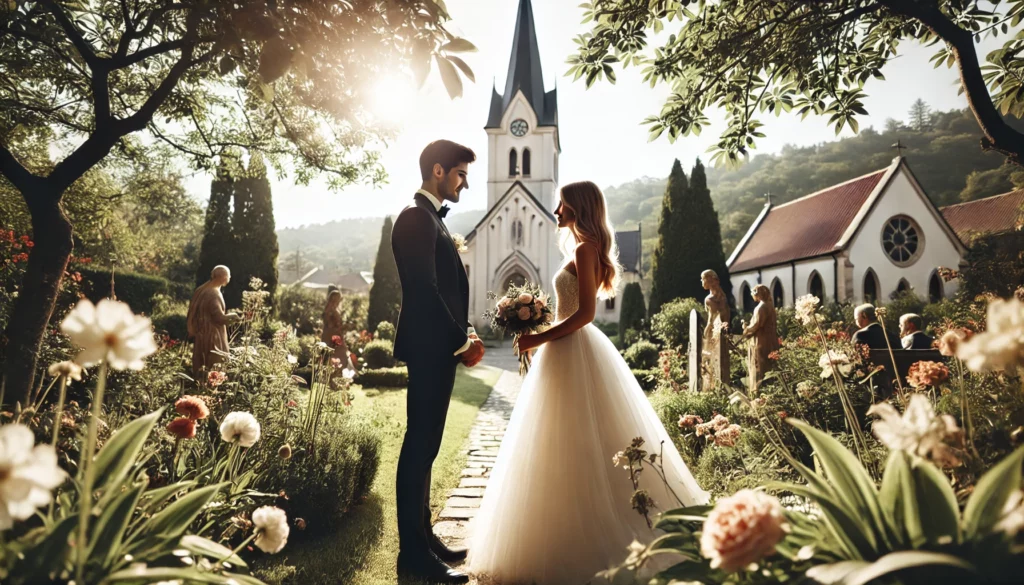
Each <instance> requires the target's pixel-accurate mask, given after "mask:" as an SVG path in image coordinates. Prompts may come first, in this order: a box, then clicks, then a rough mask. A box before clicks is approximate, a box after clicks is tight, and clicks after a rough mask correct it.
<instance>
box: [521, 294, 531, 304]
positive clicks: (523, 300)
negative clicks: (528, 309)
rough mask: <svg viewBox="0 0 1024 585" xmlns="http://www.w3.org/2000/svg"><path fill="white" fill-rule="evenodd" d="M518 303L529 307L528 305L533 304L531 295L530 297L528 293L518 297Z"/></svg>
mask: <svg viewBox="0 0 1024 585" xmlns="http://www.w3.org/2000/svg"><path fill="white" fill-rule="evenodd" d="M519 302H520V303H522V304H524V305H529V304H530V303H532V302H533V295H531V294H530V293H523V294H521V295H519Z"/></svg>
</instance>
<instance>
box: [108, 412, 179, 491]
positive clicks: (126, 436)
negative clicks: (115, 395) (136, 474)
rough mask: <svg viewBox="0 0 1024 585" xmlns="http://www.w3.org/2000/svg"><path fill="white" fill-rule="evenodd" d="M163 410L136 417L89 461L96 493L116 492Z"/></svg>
mask: <svg viewBox="0 0 1024 585" xmlns="http://www.w3.org/2000/svg"><path fill="white" fill-rule="evenodd" d="M163 413H164V409H162V408H161V409H160V410H157V411H156V412H151V413H149V414H147V415H146V416H142V417H139V418H137V419H135V420H133V421H132V422H130V423H128V424H126V425H125V426H123V427H121V429H120V430H119V431H117V432H116V433H114V436H113V437H111V438H110V440H108V441H107V443H106V444H105V445H103V448H102V449H100V452H99V453H97V454H96V458H95V459H93V462H92V464H93V465H94V467H93V470H94V472H95V474H96V475H95V477H96V481H95V484H94V485H95V486H96V489H97V490H106V491H113V492H116V491H119V490H118V488H119V487H120V485H121V483H122V482H123V481H124V478H125V476H127V475H128V472H129V470H131V468H132V466H134V464H135V460H136V459H137V458H138V456H139V452H140V451H142V447H143V445H145V444H146V439H147V438H149V434H150V433H151V432H152V431H153V426H154V425H156V421H157V420H159V419H160V415H162V414H163Z"/></svg>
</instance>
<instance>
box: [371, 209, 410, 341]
mask: <svg viewBox="0 0 1024 585" xmlns="http://www.w3.org/2000/svg"><path fill="white" fill-rule="evenodd" d="M391 227H392V224H391V218H390V217H386V218H384V226H383V227H382V228H381V230H380V245H379V246H378V247H377V260H376V261H375V262H374V264H373V286H372V287H370V305H369V307H367V311H366V313H367V314H366V330H367V331H369V332H371V333H372V332H374V331H376V330H377V325H378V324H379V323H380V322H381V321H387V322H388V323H391V324H392V325H396V324H397V323H398V310H399V309H400V308H401V306H402V283H401V281H400V280H399V279H398V264H397V263H395V252H394V250H392V249H391Z"/></svg>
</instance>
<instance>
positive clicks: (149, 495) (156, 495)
mask: <svg viewBox="0 0 1024 585" xmlns="http://www.w3.org/2000/svg"><path fill="white" fill-rule="evenodd" d="M195 484H196V482H194V481H179V482H178V483H174V484H171V485H168V486H164V487H162V488H157V489H155V490H149V491H148V492H146V493H144V494H142V509H143V511H144V512H150V513H153V512H156V511H157V509H158V508H160V507H161V506H163V505H164V504H165V503H167V501H168V500H170V499H171V498H173V497H174V496H175V495H177V494H178V493H179V492H183V491H185V490H187V489H189V488H191V487H192V486H194V485H195Z"/></svg>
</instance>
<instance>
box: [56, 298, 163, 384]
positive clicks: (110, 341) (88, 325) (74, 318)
mask: <svg viewBox="0 0 1024 585" xmlns="http://www.w3.org/2000/svg"><path fill="white" fill-rule="evenodd" d="M60 328H61V331H63V332H64V334H65V335H67V336H68V337H70V338H71V342H72V343H74V344H75V345H77V346H78V347H80V348H82V351H80V352H79V353H78V355H77V356H76V357H75V361H76V362H78V363H80V364H82V365H83V366H86V367H89V366H91V365H93V364H98V363H100V362H102V361H103V360H107V361H108V362H109V363H110V367H111V368H114V369H115V370H124V369H131V370H141V369H142V368H143V367H144V366H145V363H144V362H143V361H142V360H143V358H145V357H146V356H148V355H150V354H152V353H153V352H155V351H156V349H157V347H156V340H155V339H153V328H152V325H151V324H150V321H149V319H147V318H146V317H139V316H137V315H135V314H134V313H132V310H131V308H130V307H129V306H128V305H126V304H125V303H122V302H119V301H113V300H110V299H103V300H102V301H100V302H99V303H98V304H96V305H93V304H92V302H91V301H89V300H88V299H82V300H81V301H79V302H78V304H77V305H75V308H74V309H73V310H72V311H71V312H70V313H68V316H67V317H65V318H64V321H63V322H62V323H61V324H60Z"/></svg>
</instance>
